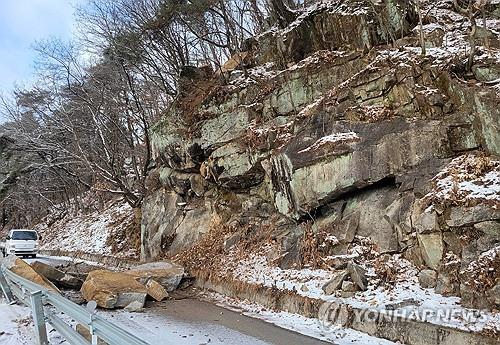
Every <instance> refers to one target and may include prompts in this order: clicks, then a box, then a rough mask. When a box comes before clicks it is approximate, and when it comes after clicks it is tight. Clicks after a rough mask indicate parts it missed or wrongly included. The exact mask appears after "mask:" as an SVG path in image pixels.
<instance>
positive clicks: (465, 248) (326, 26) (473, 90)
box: [141, 0, 500, 308]
mask: <svg viewBox="0 0 500 345" xmlns="http://www.w3.org/2000/svg"><path fill="white" fill-rule="evenodd" d="M422 6H423V10H422V12H423V25H422V31H423V33H424V41H425V47H426V53H425V55H424V54H422V49H421V42H420V39H419V36H420V35H419V33H420V27H419V25H418V13H417V10H416V7H415V4H414V3H413V2H410V1H406V0H382V1H374V2H372V1H368V0H348V1H317V2H313V3H312V4H311V5H309V6H307V7H305V8H304V9H303V10H302V11H301V12H300V13H297V19H296V20H295V21H294V22H293V23H291V24H290V25H289V26H288V27H287V28H285V29H278V28H275V27H273V28H271V29H270V30H269V31H267V32H265V33H262V34H261V35H260V36H258V37H254V38H252V39H250V40H248V42H247V43H248V44H247V47H246V48H247V50H246V51H245V52H243V53H240V54H238V56H237V57H236V58H235V59H233V61H230V62H229V63H228V64H227V65H226V66H224V67H223V68H222V69H221V70H219V71H212V70H211V69H210V68H206V67H202V68H194V67H186V68H185V70H184V71H183V73H182V75H181V81H180V84H181V91H180V94H179V97H178V98H177V100H176V101H175V103H174V105H173V106H172V107H171V109H170V110H169V112H168V113H167V114H165V115H164V116H163V118H162V119H161V121H159V122H158V123H157V125H156V126H155V129H154V136H153V145H154V151H155V158H156V162H157V169H156V170H155V172H154V173H153V174H151V176H150V177H149V181H148V188H149V191H148V196H147V198H146V200H145V202H144V206H143V212H142V230H141V238H142V250H141V256H142V258H143V259H156V258H159V257H173V256H176V258H177V259H178V260H180V261H182V262H183V263H184V264H185V265H186V266H187V268H188V269H190V270H191V271H192V273H195V274H196V273H197V272H198V273H199V272H205V274H208V273H210V274H212V275H219V276H231V277H232V278H235V277H237V275H236V274H235V270H236V268H235V267H233V266H231V264H230V263H231V262H234V264H235V265H237V263H238V262H241V261H242V260H246V259H250V258H252V257H254V256H256V255H264V257H265V258H266V261H267V263H266V264H268V265H270V266H279V267H280V268H282V269H287V268H296V269H299V268H303V267H311V268H321V269H323V270H327V271H329V272H335V271H336V269H338V268H342V266H343V264H342V260H343V259H345V258H346V257H349V258H351V259H353V258H354V261H355V262H357V264H360V265H368V264H369V263H370V265H371V264H374V265H375V269H376V270H375V271H376V272H377V274H378V273H380V269H378V270H377V267H378V268H380V265H381V263H382V265H383V263H384V262H390V261H391V260H392V259H393V258H394V257H397V258H401V260H407V261H408V262H410V263H411V264H412V265H413V266H414V267H416V268H417V269H418V271H420V273H419V278H420V281H421V283H422V284H424V285H426V287H435V288H436V291H437V292H438V293H440V294H444V295H454V296H461V297H462V302H463V303H464V304H465V305H468V306H475V307H481V308H483V307H487V308H498V307H499V306H500V294H499V293H500V284H499V274H498V272H499V268H500V247H499V242H500V223H499V221H500V160H499V159H498V156H499V155H500V110H499V108H498V104H499V102H500V86H499V80H500V79H499V78H500V50H499V49H500V40H499V36H498V32H500V20H499V13H500V12H499V11H500V7H499V6H500V5H499V4H498V2H494V1H493V2H492V3H491V4H489V5H488V6H487V7H486V9H485V10H484V13H485V20H484V26H483V24H482V23H483V22H482V21H481V25H479V24H478V28H477V30H472V31H471V28H470V23H469V20H468V18H466V17H462V16H461V15H460V14H458V13H457V11H456V8H455V7H454V5H453V3H452V2H451V1H448V0H438V1H433V2H424V3H422ZM479 22H480V21H479V20H478V23H479ZM478 32H479V33H478ZM471 42H473V43H474V44H475V45H476V48H475V54H474V58H473V64H472V65H471V66H468V65H467V61H468V58H469V56H468V53H469V51H470V44H471ZM235 61H236V62H237V63H234V62H235ZM360 247H362V248H369V249H370V250H368V251H365V252H363V253H361V254H360V253H359V252H356V251H355V249H356V248H360ZM372 252H373V253H374V254H373V256H370V255H371V254H370V255H368V254H369V253H372ZM367 253H368V254H367ZM353 255H354V256H353ZM370 260H372V261H370ZM373 260H375V261H373ZM377 264H378V266H377ZM228 267H230V268H231V269H227V268H228ZM221 268H226V269H225V270H223V269H221ZM207 272H208V273H207ZM386 273H387V272H386ZM382 276H383V277H385V278H387V274H385V275H384V274H382ZM379 278H380V275H379ZM379 283H380V281H379Z"/></svg>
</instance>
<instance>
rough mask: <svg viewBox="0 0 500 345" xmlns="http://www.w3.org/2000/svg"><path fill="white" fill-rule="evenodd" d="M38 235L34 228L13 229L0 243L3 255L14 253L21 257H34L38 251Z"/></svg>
mask: <svg viewBox="0 0 500 345" xmlns="http://www.w3.org/2000/svg"><path fill="white" fill-rule="evenodd" d="M40 239H41V238H40V236H39V235H38V233H37V232H36V231H35V230H27V229H13V230H10V231H9V234H8V235H7V237H6V238H5V242H1V243H0V250H1V251H2V254H3V256H7V255H9V254H15V255H18V256H21V257H33V258H35V257H36V255H37V253H38V241H39V240H40Z"/></svg>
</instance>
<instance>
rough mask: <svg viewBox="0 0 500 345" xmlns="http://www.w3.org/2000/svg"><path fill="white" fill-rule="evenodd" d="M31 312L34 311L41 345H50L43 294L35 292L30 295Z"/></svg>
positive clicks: (34, 319)
mask: <svg viewBox="0 0 500 345" xmlns="http://www.w3.org/2000/svg"><path fill="white" fill-rule="evenodd" d="M30 302H31V310H32V311H33V321H34V322H35V328H36V331H37V335H38V344H39V345H49V340H48V338H47V326H46V325H45V314H44V312H43V304H42V292H41V291H35V292H33V293H32V294H31V295H30Z"/></svg>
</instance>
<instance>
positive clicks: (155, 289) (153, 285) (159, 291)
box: [146, 280, 168, 302]
mask: <svg viewBox="0 0 500 345" xmlns="http://www.w3.org/2000/svg"><path fill="white" fill-rule="evenodd" d="M146 289H147V290H148V295H149V296H151V297H153V298H154V299H155V300H156V301H158V302H161V301H163V300H164V299H165V298H167V297H168V292H167V290H166V289H165V288H164V287H163V286H161V285H160V283H158V282H157V281H155V280H150V281H148V282H147V284H146Z"/></svg>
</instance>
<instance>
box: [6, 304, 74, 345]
mask: <svg viewBox="0 0 500 345" xmlns="http://www.w3.org/2000/svg"><path fill="white" fill-rule="evenodd" d="M47 334H48V336H49V342H50V344H62V343H66V342H65V341H64V340H63V339H62V338H61V336H60V335H59V334H58V333H57V332H54V331H53V329H52V328H51V327H50V326H49V327H48V333H47ZM35 339H36V334H35V329H34V325H33V320H32V319H31V310H30V309H29V308H27V307H24V306H20V305H8V304H7V302H6V301H5V300H3V299H2V298H1V297H0V345H33V344H35Z"/></svg>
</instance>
